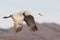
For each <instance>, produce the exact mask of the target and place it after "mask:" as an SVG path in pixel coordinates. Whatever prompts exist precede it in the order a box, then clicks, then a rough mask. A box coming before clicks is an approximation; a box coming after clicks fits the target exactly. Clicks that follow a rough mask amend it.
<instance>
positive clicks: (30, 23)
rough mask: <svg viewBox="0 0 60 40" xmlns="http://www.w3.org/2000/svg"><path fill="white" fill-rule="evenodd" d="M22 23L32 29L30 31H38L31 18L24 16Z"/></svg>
mask: <svg viewBox="0 0 60 40" xmlns="http://www.w3.org/2000/svg"><path fill="white" fill-rule="evenodd" d="M24 21H25V22H26V24H27V25H28V26H29V27H30V28H31V29H32V31H37V30H38V28H37V26H36V24H35V20H34V17H33V16H31V15H28V16H25V15H24Z"/></svg>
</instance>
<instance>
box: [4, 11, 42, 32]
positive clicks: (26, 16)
mask: <svg viewBox="0 0 60 40" xmlns="http://www.w3.org/2000/svg"><path fill="white" fill-rule="evenodd" d="M34 15H37V14H34ZM38 15H41V16H42V14H40V13H39V14H38ZM10 17H11V18H12V19H13V21H14V27H15V30H16V32H19V31H21V30H22V23H23V21H25V22H26V24H27V25H28V27H29V28H30V29H31V30H32V31H37V30H38V28H37V26H36V24H35V20H34V17H33V16H32V14H31V13H30V12H29V11H21V12H19V13H16V14H12V15H10V16H7V17H6V16H5V17H3V18H10Z"/></svg>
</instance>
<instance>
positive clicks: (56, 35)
mask: <svg viewBox="0 0 60 40" xmlns="http://www.w3.org/2000/svg"><path fill="white" fill-rule="evenodd" d="M36 25H37V27H38V31H36V32H32V31H29V29H28V27H27V25H23V29H22V31H21V32H18V33H16V32H15V30H14V28H10V29H9V30H8V32H6V31H7V30H2V29H0V31H1V32H0V33H2V34H0V37H6V38H9V39H12V40H15V39H17V40H18V39H19V40H60V25H58V24H56V23H42V24H40V23H36ZM16 36H17V37H16ZM15 37H16V38H15Z"/></svg>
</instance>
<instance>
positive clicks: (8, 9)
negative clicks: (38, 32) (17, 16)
mask: <svg viewBox="0 0 60 40" xmlns="http://www.w3.org/2000/svg"><path fill="white" fill-rule="evenodd" d="M21 10H29V11H30V12H31V13H39V12H40V13H41V14H43V15H44V16H40V17H39V16H36V17H35V21H37V22H39V23H43V22H50V23H51V22H54V23H58V24H60V18H59V16H60V0H0V28H10V27H11V26H13V23H12V19H10V18H9V19H2V17H3V16H8V15H10V14H13V13H15V12H17V11H21Z"/></svg>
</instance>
